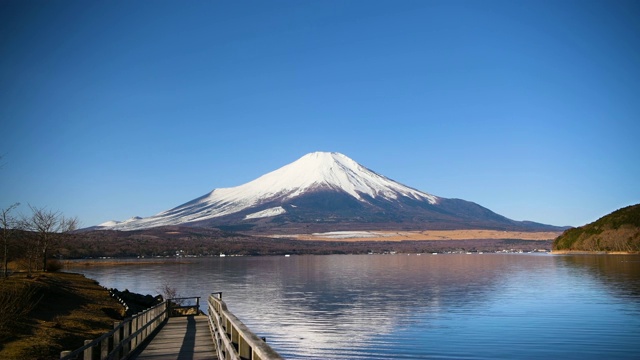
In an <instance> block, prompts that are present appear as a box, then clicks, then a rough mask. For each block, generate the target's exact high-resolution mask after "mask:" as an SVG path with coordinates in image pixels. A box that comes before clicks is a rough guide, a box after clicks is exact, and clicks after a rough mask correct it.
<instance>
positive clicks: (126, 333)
mask: <svg viewBox="0 0 640 360" xmlns="http://www.w3.org/2000/svg"><path fill="white" fill-rule="evenodd" d="M168 316H169V311H168V301H163V302H162V303H160V304H158V305H156V306H153V307H150V308H149V309H147V310H145V311H142V312H140V313H138V314H136V315H134V316H132V317H129V318H126V319H124V320H123V321H116V322H114V324H113V330H111V331H109V332H108V333H106V334H104V335H102V336H100V337H99V338H97V339H95V340H85V342H84V346H82V347H80V348H78V349H76V350H73V351H69V350H67V351H62V352H61V353H60V360H72V359H78V357H79V355H80V354H82V359H84V360H93V359H100V360H107V359H126V358H127V357H128V356H129V354H131V352H132V351H133V350H135V349H136V348H137V347H138V345H140V344H141V343H142V342H143V341H144V340H145V339H146V338H147V337H148V336H149V335H151V334H152V333H153V332H154V330H156V329H157V328H158V326H160V325H161V324H162V323H163V322H164V321H165V320H166V319H167V318H168Z"/></svg>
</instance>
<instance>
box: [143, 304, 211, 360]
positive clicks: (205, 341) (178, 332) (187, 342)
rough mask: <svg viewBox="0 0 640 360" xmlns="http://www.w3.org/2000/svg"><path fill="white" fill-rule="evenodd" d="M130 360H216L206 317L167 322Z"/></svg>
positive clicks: (189, 317) (176, 318) (177, 319)
mask: <svg viewBox="0 0 640 360" xmlns="http://www.w3.org/2000/svg"><path fill="white" fill-rule="evenodd" d="M134 359H144V360H151V359H152V360H170V359H171V360H217V359H218V357H217V355H216V350H215V346H214V344H213V340H212V339H211V332H210V331H209V324H208V318H207V316H204V315H201V316H185V317H172V318H169V320H168V322H167V323H166V324H165V325H164V326H163V327H162V329H160V332H159V333H157V334H156V335H155V336H154V337H153V339H151V341H150V342H149V343H148V344H147V345H146V346H145V347H144V348H143V350H142V352H140V353H139V354H138V356H136V357H134Z"/></svg>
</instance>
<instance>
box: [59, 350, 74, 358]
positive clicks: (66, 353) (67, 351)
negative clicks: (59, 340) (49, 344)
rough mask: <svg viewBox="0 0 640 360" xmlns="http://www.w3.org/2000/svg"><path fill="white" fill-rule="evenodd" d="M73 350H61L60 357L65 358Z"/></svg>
mask: <svg viewBox="0 0 640 360" xmlns="http://www.w3.org/2000/svg"><path fill="white" fill-rule="evenodd" d="M72 352H73V351H71V350H65V351H61V352H60V359H62V358H64V357H65V356H67V355H69V354H71V353H72Z"/></svg>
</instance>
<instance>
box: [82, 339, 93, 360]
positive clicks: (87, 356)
mask: <svg viewBox="0 0 640 360" xmlns="http://www.w3.org/2000/svg"><path fill="white" fill-rule="evenodd" d="M91 342H92V341H91V340H85V341H84V344H85V345H89V344H91ZM83 356H84V360H92V359H93V346H90V347H88V348H86V349H84V354H83Z"/></svg>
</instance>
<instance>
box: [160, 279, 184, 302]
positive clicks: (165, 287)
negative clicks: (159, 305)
mask: <svg viewBox="0 0 640 360" xmlns="http://www.w3.org/2000/svg"><path fill="white" fill-rule="evenodd" d="M158 291H159V292H160V293H161V294H162V296H163V297H164V299H165V300H169V299H176V298H179V297H180V296H181V295H180V294H179V293H178V290H177V289H176V288H175V287H173V286H171V284H169V282H168V281H167V280H164V281H163V282H162V285H160V288H159V289H158ZM172 302H173V303H174V304H177V305H182V300H172Z"/></svg>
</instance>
